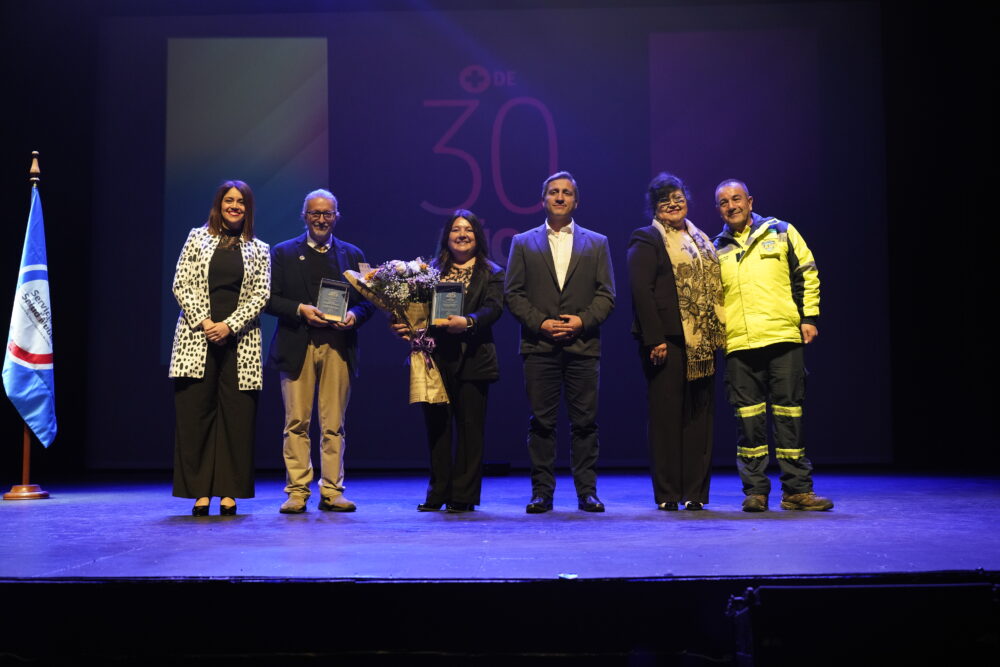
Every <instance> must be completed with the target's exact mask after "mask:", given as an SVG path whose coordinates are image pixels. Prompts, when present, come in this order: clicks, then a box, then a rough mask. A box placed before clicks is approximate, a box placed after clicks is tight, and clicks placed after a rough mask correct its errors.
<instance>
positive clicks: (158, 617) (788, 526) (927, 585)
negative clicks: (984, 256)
mask: <svg viewBox="0 0 1000 667" xmlns="http://www.w3.org/2000/svg"><path fill="white" fill-rule="evenodd" d="M137 477H138V479H137ZM424 483H425V482H424V480H423V478H422V477H420V476H388V475H367V476H355V477H354V478H353V479H351V480H349V486H348V489H347V495H348V497H350V498H351V499H352V500H354V501H355V502H356V503H357V504H358V511H357V512H354V513H350V514H337V513H326V512H319V511H317V510H316V507H315V502H311V503H310V508H309V511H308V512H306V513H305V514H302V515H281V514H279V513H278V512H277V509H278V506H279V505H280V503H281V501H282V499H283V493H282V482H281V480H280V478H279V477H278V476H275V475H272V476H269V477H264V478H263V479H261V480H259V481H258V488H257V497H256V498H254V499H248V500H241V501H240V503H239V514H238V515H237V516H235V517H222V516H209V517H204V518H201V517H192V516H190V505H191V501H188V500H182V499H175V498H171V497H170V485H169V482H168V481H167V480H166V479H165V478H164V477H156V476H154V477H150V476H149V475H144V476H136V475H126V474H121V475H113V476H105V477H103V478H102V479H101V480H100V481H90V482H87V483H79V482H76V483H65V484H57V485H53V484H46V486H47V487H48V490H49V491H50V492H51V493H52V498H51V499H49V500H44V501H13V502H3V503H0V524H2V526H3V534H4V537H5V538H6V539H4V540H3V543H2V547H0V586H2V593H0V594H2V595H3V599H4V600H5V601H6V603H7V604H6V608H7V613H6V614H5V617H6V618H5V620H4V621H3V626H2V627H3V639H2V646H0V648H2V649H3V651H4V653H3V654H2V655H0V657H2V659H3V661H4V662H5V663H9V664H21V663H22V661H24V660H27V661H37V660H42V661H43V662H48V663H52V664H66V663H74V662H75V661H77V660H79V659H80V658H81V656H85V655H91V656H97V657H99V658H100V659H101V660H103V661H104V662H105V663H109V664H126V663H127V664H132V663H134V662H135V661H137V660H142V661H143V662H145V663H146V664H149V663H150V662H156V663H161V664H175V663H177V664H179V663H182V662H183V663H185V664H191V663H194V664H229V662H234V663H235V662H240V663H243V664H247V663H249V664H281V663H284V662H312V661H317V662H325V661H333V660H334V659H336V660H337V662H338V663H339V664H345V662H346V664H363V665H395V664H456V665H457V664H512V663H515V664H534V663H546V664H549V663H558V664H574V665H577V664H586V665H591V664H592V665H604V664H622V665H646V664H667V665H715V664H733V665H735V664H757V665H771V664H806V663H809V664H829V663H832V662H838V661H839V662H841V664H842V663H843V661H844V660H848V661H849V662H850V663H852V664H868V663H874V662H879V661H884V660H886V659H890V658H891V659H893V661H894V662H895V661H898V659H900V658H907V659H909V660H910V661H911V664H930V662H932V661H939V662H940V661H941V660H944V662H946V663H948V664H974V663H975V662H976V661H977V660H978V659H979V658H980V657H984V656H987V655H990V654H991V653H994V652H996V651H997V650H998V647H1000V638H998V628H1000V621H998V619H1000V616H998V613H997V594H996V590H997V585H998V584H1000V533H998V531H997V530H996V519H995V517H996V516H997V513H998V511H1000V480H998V479H997V478H992V477H972V476H964V477H949V476H921V475H902V474H892V475H885V474H874V473H870V474H864V473H849V474H848V473H842V474H824V475H822V476H821V477H819V478H818V480H817V485H818V486H817V491H819V492H821V493H822V494H823V495H828V496H830V497H832V498H833V499H834V500H835V502H836V508H835V509H834V510H833V511H832V512H828V513H818V512H784V511H781V510H780V509H772V511H770V512H766V513H762V514H747V513H744V512H741V511H740V501H741V499H742V494H741V492H740V490H739V481H738V479H737V478H736V477H735V475H733V474H732V473H731V472H725V473H722V474H718V475H716V477H715V479H714V481H713V489H715V491H714V492H713V495H712V502H711V504H709V505H708V506H707V509H706V511H702V512H689V511H683V510H682V511H680V512H661V511H657V510H656V507H655V505H654V504H653V501H652V492H651V488H650V483H649V480H648V478H647V477H646V476H645V475H642V474H615V475H604V476H602V477H601V480H600V483H601V486H600V495H601V497H602V499H603V500H604V501H605V503H606V504H607V508H608V511H607V512H605V513H604V514H587V513H583V512H579V511H578V510H577V509H576V507H575V497H574V496H573V493H572V483H571V481H570V480H569V479H567V478H560V479H559V484H558V487H559V488H558V489H557V492H556V508H555V511H553V512H551V513H548V514H544V515H526V514H525V513H524V504H525V502H526V501H527V499H528V495H529V492H530V488H529V484H528V481H527V479H526V478H525V476H523V475H516V476H511V477H491V478H487V479H486V480H485V482H484V488H483V504H482V505H481V506H480V507H479V509H478V510H477V511H476V512H474V513H470V514H456V515H451V514H446V513H418V512H416V511H415V507H416V505H417V503H419V502H420V501H421V500H422V499H423V490H424ZM779 499H780V498H779V496H778V494H777V493H773V494H772V497H771V501H772V507H774V508H776V507H777V505H778V501H779ZM213 512H217V508H216V507H214V506H213ZM32 610H37V611H38V615H37V616H36V615H35V614H34V613H33V611H32ZM54 638H57V639H54ZM956 659H959V660H958V661H957V662H956ZM970 661H971V662H970Z"/></svg>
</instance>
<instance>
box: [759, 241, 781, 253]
mask: <svg viewBox="0 0 1000 667" xmlns="http://www.w3.org/2000/svg"><path fill="white" fill-rule="evenodd" d="M760 249H761V250H763V251H764V252H774V251H775V250H777V242H776V241H775V240H774V239H768V240H767V241H764V242H763V243H761V246H760Z"/></svg>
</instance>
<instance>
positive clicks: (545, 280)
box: [505, 224, 615, 357]
mask: <svg viewBox="0 0 1000 667" xmlns="http://www.w3.org/2000/svg"><path fill="white" fill-rule="evenodd" d="M574 227H575V228H574V230H573V254H572V255H570V260H569V268H568V270H567V271H566V283H565V284H564V285H563V288H562V290H560V289H559V283H558V282H557V281H556V267H555V263H554V262H553V261H552V251H551V250H550V249H549V239H548V236H547V233H546V225H545V224H542V226H541V227H536V228H534V229H529V230H528V231H526V232H523V233H521V234H517V235H516V236H514V238H513V240H512V241H511V243H510V259H509V260H508V261H507V284H506V285H505V292H506V300H507V308H509V309H510V312H511V314H512V315H513V316H514V317H515V318H517V321H518V322H520V323H521V354H531V353H535V352H549V351H551V350H553V349H555V348H556V347H557V346H559V347H564V348H565V349H566V350H567V351H569V352H573V353H575V354H581V355H584V356H588V357H597V356H600V354H601V337H600V336H601V333H600V329H599V327H600V326H601V323H602V322H604V320H606V319H607V318H608V315H610V314H611V311H612V310H614V307H615V274H614V270H613V269H612V268H611V252H610V251H609V250H608V239H607V237H606V236H603V235H601V234H598V233H597V232H592V231H590V230H589V229H584V228H583V227H581V226H579V225H576V224H574ZM562 313H566V314H569V315H578V316H579V317H580V319H581V320H583V333H582V334H581V335H580V336H579V337H578V338H576V339H574V340H573V341H572V342H571V343H569V344H568V345H561V344H559V343H555V342H553V341H551V340H549V339H548V338H546V337H545V336H543V335H542V334H541V328H542V322H544V321H545V320H547V319H550V318H557V317H559V315H560V314H562Z"/></svg>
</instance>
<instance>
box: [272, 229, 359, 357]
mask: <svg viewBox="0 0 1000 667" xmlns="http://www.w3.org/2000/svg"><path fill="white" fill-rule="evenodd" d="M307 251H309V244H308V243H306V234H302V235H301V236H299V237H297V238H294V239H291V240H288V241H285V242H283V243H279V244H277V245H276V246H274V247H273V248H272V249H271V298H270V300H269V301H268V303H267V308H266V312H267V313H269V314H271V315H274V316H275V317H277V318H278V328H277V329H275V330H274V337H273V338H272V339H271V348H270V350H269V351H268V355H267V366H268V368H276V369H277V370H279V371H282V372H285V373H293V374H297V373H298V372H299V371H300V370H301V369H302V362H303V361H304V360H305V358H306V346H307V345H308V344H309V325H308V324H306V323H305V320H303V319H302V318H301V317H299V315H298V307H299V304H300V303H306V304H310V305H315V303H313V302H314V300H315V299H316V292H317V290H318V289H319V286H318V285H310V284H308V283H309V276H308V272H307V271H306V267H305V264H306V262H305V253H306V252H307ZM330 252H335V253H337V262H338V263H339V264H340V270H341V271H347V270H348V269H353V270H355V271H357V270H358V263H359V262H364V261H365V255H364V253H362V252H361V250H359V249H358V248H357V247H356V246H353V245H351V244H350V243H346V242H344V241H341V240H340V239H338V238H337V237H336V236H335V237H333V246H332V247H331V248H330ZM347 307H348V309H349V310H350V311H351V312H352V313H354V317H355V318H356V319H357V323H356V324H355V326H354V328H353V329H349V330H348V331H345V332H344V334H345V335H346V337H347V366H348V368H349V369H350V372H351V374H352V375H354V376H357V374H358V333H357V330H358V327H360V326H361V325H362V324H364V323H365V322H366V321H368V318H370V317H371V316H372V314H373V313H374V312H375V306H374V305H373V304H371V303H370V302H368V301H367V300H366V299H365V298H364V297H362V296H361V295H360V294H358V292H357V291H356V290H354V289H353V288H352V289H351V291H350V295H349V298H348V302H347Z"/></svg>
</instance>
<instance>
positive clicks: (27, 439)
mask: <svg viewBox="0 0 1000 667" xmlns="http://www.w3.org/2000/svg"><path fill="white" fill-rule="evenodd" d="M23 425H24V437H23V443H24V447H23V452H22V454H21V483H20V484H15V485H14V486H12V487H10V491H8V492H7V493H5V494H3V499H4V500H40V499H42V498H48V497H49V492H48V491H45V490H43V489H42V487H40V486H38V485H37V484H32V483H31V482H30V480H31V429H29V428H28V424H27V423H23Z"/></svg>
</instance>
